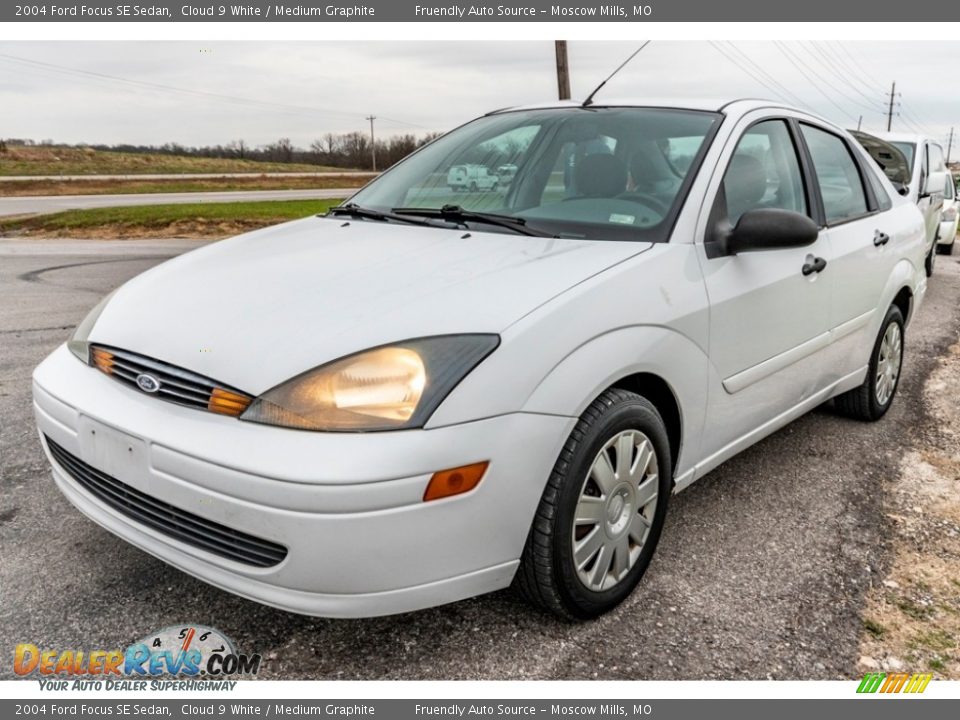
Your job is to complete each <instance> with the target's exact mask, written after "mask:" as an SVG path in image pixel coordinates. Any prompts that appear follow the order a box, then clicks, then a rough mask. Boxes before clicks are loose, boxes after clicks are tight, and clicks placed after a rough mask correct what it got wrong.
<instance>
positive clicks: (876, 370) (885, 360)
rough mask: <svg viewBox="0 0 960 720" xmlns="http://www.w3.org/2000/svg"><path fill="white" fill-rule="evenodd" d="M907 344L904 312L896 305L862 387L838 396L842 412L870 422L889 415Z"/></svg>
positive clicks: (871, 358)
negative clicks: (905, 343)
mask: <svg viewBox="0 0 960 720" xmlns="http://www.w3.org/2000/svg"><path fill="white" fill-rule="evenodd" d="M903 344H904V340H903V313H901V312H900V308H898V307H897V306H896V305H891V306H890V309H889V310H887V315H886V317H885V318H884V319H883V324H882V325H881V326H880V333H879V335H878V336H877V340H876V342H875V343H874V346H873V354H872V355H871V356H870V367H869V369H868V371H867V377H866V379H865V380H864V381H863V384H862V385H860V387H857V388H854V389H853V390H850V391H849V392H845V393H844V394H843V395H838V396H837V398H836V400H835V403H836V407H837V409H838V410H839V411H840V412H842V413H843V414H844V415H848V416H850V417H852V418H856V419H858V420H870V421H872V420H879V419H880V418H882V417H883V416H884V415H885V414H886V412H887V410H889V409H890V405H891V404H892V403H893V397H894V395H895V394H896V392H897V386H898V385H899V384H900V370H901V368H902V366H903Z"/></svg>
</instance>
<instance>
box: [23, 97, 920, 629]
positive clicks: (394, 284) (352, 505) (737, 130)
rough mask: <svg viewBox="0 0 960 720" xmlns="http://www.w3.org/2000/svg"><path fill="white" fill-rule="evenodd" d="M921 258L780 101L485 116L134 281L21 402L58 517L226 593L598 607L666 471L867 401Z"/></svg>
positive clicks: (881, 189)
mask: <svg viewBox="0 0 960 720" xmlns="http://www.w3.org/2000/svg"><path fill="white" fill-rule="evenodd" d="M455 166H482V167H485V168H487V171H488V172H490V173H497V172H498V168H504V167H507V168H509V169H510V172H509V173H504V174H503V176H502V177H500V178H498V182H497V183H495V184H492V185H491V186H490V187H484V188H477V189H470V188H469V187H467V188H460V187H456V188H454V187H451V186H450V185H449V184H448V182H447V178H448V173H449V170H450V168H452V167H455ZM925 249H926V247H925V242H924V225H923V220H922V218H921V216H920V214H919V211H918V210H917V208H916V207H915V206H914V205H913V204H911V203H910V202H909V201H908V200H906V199H904V198H901V197H900V196H899V195H898V194H897V193H896V192H895V191H894V189H893V187H892V186H891V185H890V184H889V182H888V181H887V179H886V178H885V176H884V174H883V172H882V171H881V169H880V168H879V167H878V166H877V165H876V164H875V163H874V162H873V161H872V160H871V159H870V157H869V156H868V155H867V154H866V153H865V152H864V151H863V150H862V149H861V148H860V146H859V144H858V143H857V142H856V141H854V140H853V139H852V138H851V137H850V136H849V135H848V134H847V133H845V132H844V131H843V130H840V129H838V128H837V127H835V126H833V125H831V124H830V123H828V122H826V121H824V120H821V119H819V118H816V117H813V116H811V115H809V114H807V113H805V112H801V111H799V110H795V109H790V108H785V107H780V106H776V105H772V104H770V103H765V102H759V101H734V102H729V103H721V102H715V103H706V102H704V103H691V102H689V101H684V102H681V103H669V102H667V103H652V102H647V101H644V102H616V103H607V104H605V105H603V106H597V105H589V106H587V107H584V106H581V105H577V104H570V103H561V104H553V105H550V106H537V107H527V108H520V109H510V110H505V111H500V112H495V113H492V114H490V115H487V116H485V117H482V118H480V119H477V120H475V121H473V122H470V123H468V124H466V125H464V126H463V127H460V128H459V129H457V130H454V131H452V132H450V133H449V134H447V135H445V136H443V137H441V138H440V139H438V140H436V141H434V142H433V143H431V144H430V145H428V146H426V147H425V148H423V149H421V150H420V151H418V152H417V153H415V154H414V155H412V156H411V157H409V158H407V159H406V160H404V161H403V162H401V163H399V164H398V165H396V166H395V167H393V168H392V169H391V170H389V171H388V172H386V173H384V174H383V175H382V176H381V177H380V178H378V179H377V180H375V181H373V182H372V183H370V184H369V185H367V186H366V187H365V188H363V189H362V190H360V191H359V192H358V193H357V194H355V195H354V196H353V197H352V198H351V199H350V200H349V201H348V202H347V203H345V204H343V205H342V206H340V207H339V208H337V209H335V210H333V211H332V212H330V213H329V214H328V215H326V216H323V217H311V218H307V219H304V220H299V221H296V222H293V223H288V224H284V225H279V226H276V227H272V228H268V229H264V230H260V231H257V232H253V233H249V234H246V235H243V236H240V237H236V238H233V239H231V240H226V241H223V242H219V243H215V244H212V245H209V246H206V247H204V248H202V249H199V250H196V251H194V252H190V253H188V254H186V255H183V256H180V257H178V258H176V259H174V260H171V261H169V262H166V263H164V264H162V265H159V266H157V267H155V268H153V269H151V270H149V271H148V272H146V273H144V274H142V275H140V276H139V277H136V278H134V279H133V280H131V281H130V282H128V283H126V284H125V285H123V286H122V287H120V288H119V289H118V290H116V291H115V292H114V293H113V294H112V295H110V296H109V297H108V298H107V299H105V300H104V301H102V302H101V303H100V304H99V305H98V306H97V307H96V308H94V310H93V311H92V312H91V313H90V314H89V316H88V317H87V318H86V319H85V320H84V321H83V322H82V323H81V324H80V326H79V327H78V328H77V329H76V332H75V333H74V335H73V337H72V339H71V340H70V341H69V342H68V343H66V344H65V345H64V346H62V347H61V348H59V349H58V350H56V351H55V352H54V353H53V354H52V355H51V356H50V357H48V358H47V359H46V360H45V361H44V362H43V363H42V364H41V365H40V366H39V367H38V368H37V370H36V371H35V373H34V400H35V409H36V417H37V423H38V425H39V429H40V435H41V439H42V442H43V445H44V448H45V450H46V452H47V454H48V456H49V460H50V462H51V464H52V466H53V476H54V479H55V481H56V483H57V484H58V486H59V487H60V489H61V490H62V492H63V493H64V495H66V497H67V498H68V499H69V500H70V502H72V503H73V504H74V505H76V507H77V508H79V509H80V510H81V511H82V512H83V513H85V514H86V515H88V516H89V517H90V518H92V519H93V520H94V521H96V522H97V523H99V524H101V525H102V526H104V527H105V528H107V529H108V530H110V531H112V532H113V533H115V534H116V535H118V536H120V537H121V538H123V539H125V540H127V541H129V542H130V543H132V544H134V545H136V546H138V547H140V548H142V549H144V550H146V551H147V552H149V553H152V554H154V555H156V556H157V557H159V558H161V559H163V560H165V561H166V562H168V563H170V564H172V565H174V566H176V567H178V568H180V569H182V570H184V571H185V572H188V573H190V574H193V575H195V576H197V577H199V578H201V579H203V580H205V581H207V582H209V583H212V584H213V585H216V586H218V587H221V588H224V589H226V590H229V591H231V592H234V593H237V594H239V595H243V596H246V597H248V598H252V599H254V600H257V601H259V602H262V603H267V604H269V605H273V606H276V607H280V608H285V609H287V610H291V611H294V612H299V613H306V614H312V615H322V616H333V617H357V616H372V615H379V614H388V613H396V612H402V611H408V610H414V609H418V608H424V607H428V606H432V605H438V604H441V603H446V602H451V601H454V600H458V599H461V598H466V597H469V596H473V595H477V594H480V593H485V592H488V591H492V590H496V589H498V588H504V587H507V586H509V585H511V584H513V585H514V586H516V587H517V588H518V589H519V591H520V592H521V593H522V594H523V595H525V596H526V597H527V598H529V599H530V600H531V601H533V602H535V603H537V604H539V605H541V606H543V607H544V608H546V609H548V610H550V611H552V612H553V613H555V614H557V615H559V616H561V617H565V618H570V619H582V618H590V617H593V616H596V615H598V614H600V613H603V612H605V611H607V610H609V609H610V608H612V607H614V606H615V605H616V604H617V603H619V602H620V601H622V600H623V599H624V598H625V597H626V596H627V595H628V594H629V593H630V592H631V590H632V589H633V588H634V586H635V585H636V584H637V582H638V581H639V579H640V577H641V575H642V574H643V573H644V571H645V570H646V568H647V566H648V565H649V563H650V560H651V556H652V555H653V552H654V549H655V547H656V544H657V540H658V538H659V535H660V532H661V528H662V527H663V524H664V518H665V515H666V512H667V503H668V500H669V498H670V496H671V494H672V493H673V492H676V491H677V490H680V489H682V488H683V487H685V486H687V485H689V484H690V483H691V482H693V481H694V480H696V479H697V478H699V477H701V476H703V475H704V474H705V473H707V472H709V471H710V470H711V469H712V468H714V467H716V466H717V465H718V464H720V463H721V462H723V461H724V460H726V459H727V458H730V457H731V456H733V455H734V454H736V453H737V452H739V451H740V450H742V449H744V448H746V447H747V446H749V445H750V444H752V443H754V442H756V441H757V440H758V439H760V438H761V437H763V436H765V435H767V434H769V433H771V432H773V431H774V430H776V429H777V428H779V427H781V426H783V425H785V424H786V423H788V422H790V421H791V420H793V419H794V418H796V417H798V416H800V415H801V414H803V413H804V412H806V411H808V410H810V409H811V408H813V407H814V406H816V405H818V404H820V403H823V402H824V401H826V400H828V399H830V398H835V405H836V407H837V408H838V409H839V410H840V411H841V412H843V413H846V414H848V415H851V416H853V417H856V418H860V419H863V420H876V419H878V418H880V417H881V416H882V415H883V414H884V413H885V412H886V411H887V409H888V408H889V406H890V404H891V402H892V400H893V397H894V394H895V391H896V388H897V381H898V378H899V375H900V368H901V361H902V358H903V351H904V327H905V325H906V323H907V322H908V321H909V319H910V317H911V315H913V313H915V312H916V309H917V307H918V305H919V303H920V302H921V299H922V297H923V294H924V291H925V288H926V276H925V273H924V266H923V261H924V253H925Z"/></svg>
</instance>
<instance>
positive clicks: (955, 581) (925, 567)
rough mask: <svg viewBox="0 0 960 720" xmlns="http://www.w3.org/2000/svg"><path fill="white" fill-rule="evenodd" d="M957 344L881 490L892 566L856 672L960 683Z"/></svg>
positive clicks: (872, 598) (867, 619)
mask: <svg viewBox="0 0 960 720" xmlns="http://www.w3.org/2000/svg"><path fill="white" fill-rule="evenodd" d="M958 398H960V344H956V345H953V346H952V347H951V348H950V350H949V352H947V353H946V354H945V355H944V356H943V357H942V358H941V359H940V360H939V361H938V366H937V367H936V369H935V370H934V371H933V373H932V374H931V376H930V378H929V379H928V380H927V383H926V385H925V386H924V390H923V403H924V405H925V407H926V408H927V411H928V413H929V416H930V421H931V422H930V425H931V427H930V428H929V429H928V430H926V431H925V432H924V433H923V447H922V448H916V449H914V450H911V451H910V452H908V453H906V454H905V456H904V457H903V459H902V460H901V462H900V469H899V475H898V477H897V478H896V479H894V480H893V481H892V482H891V483H890V484H889V486H888V487H887V488H886V489H885V490H886V499H885V509H886V512H887V516H888V517H889V519H890V520H891V521H892V527H893V530H894V533H895V534H894V538H893V540H892V543H891V547H892V550H893V560H892V563H891V565H890V570H889V573H888V575H887V577H886V578H885V579H884V580H883V581H882V583H880V584H879V585H877V586H876V587H874V589H873V591H872V592H871V593H870V594H869V596H868V601H867V606H866V609H865V611H864V615H863V617H864V634H863V640H862V642H861V657H860V662H859V665H860V669H861V670H863V671H871V670H878V669H879V670H891V671H897V670H907V671H916V672H924V671H932V672H933V673H934V674H935V676H936V677H938V678H949V679H954V680H956V679H960V430H958V428H960V403H958Z"/></svg>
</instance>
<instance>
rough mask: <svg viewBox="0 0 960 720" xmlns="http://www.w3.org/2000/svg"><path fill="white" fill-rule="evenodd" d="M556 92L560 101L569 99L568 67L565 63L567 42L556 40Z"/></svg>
mask: <svg viewBox="0 0 960 720" xmlns="http://www.w3.org/2000/svg"><path fill="white" fill-rule="evenodd" d="M554 45H555V48H556V52H557V91H558V94H559V96H560V99H561V100H569V99H570V65H569V63H568V62H567V41H566V40H557V41H556V42H555V43H554Z"/></svg>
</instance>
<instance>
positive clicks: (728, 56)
mask: <svg viewBox="0 0 960 720" xmlns="http://www.w3.org/2000/svg"><path fill="white" fill-rule="evenodd" d="M708 42H709V43H710V45H712V46H713V48H714V49H715V50H716V51H717V52H719V53H720V54H721V55H723V56H724V57H725V58H726V59H727V60H729V61H730V62H732V63H733V64H734V65H736V66H737V67H738V68H739V69H740V70H743V72H745V73H746V74H747V75H749V76H750V77H751V78H753V79H754V80H755V81H756V82H758V83H760V84H761V85H762V86H763V87H764V88H766V89H767V90H769V91H770V92H772V93H773V94H774V95H776V96H777V97H778V98H779V99H780V100H783V101H784V102H790V101H789V100H788V99H787V98H786V97H785V96H784V95H782V94H781V93H779V92H777V90H775V89H774V88H772V87H770V86H769V85H767V83H765V82H764V81H763V80H761V79H760V78H758V77H757V76H756V75H754V74H753V73H752V72H751V71H750V70H749V69H747V68H746V67H744V66H743V65H741V64H740V63H739V62H738V61H737V59H736V58H735V57H732V56H731V55H728V54H727V52H726V51H725V50H724V49H723V48H722V47H720V45H719V44H717V43H715V42H713V41H712V40H709V41H708Z"/></svg>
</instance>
